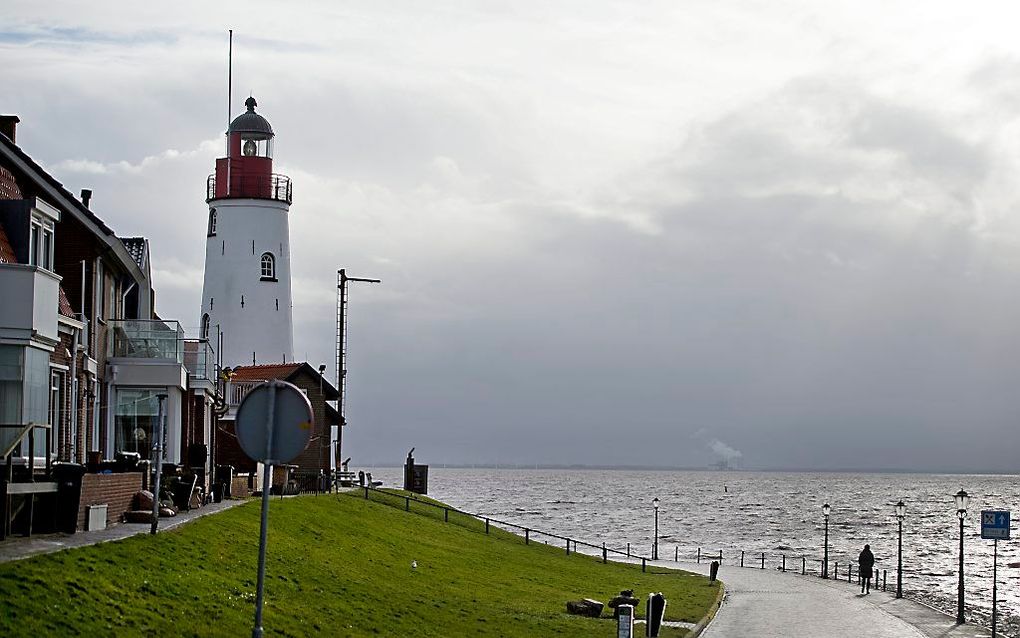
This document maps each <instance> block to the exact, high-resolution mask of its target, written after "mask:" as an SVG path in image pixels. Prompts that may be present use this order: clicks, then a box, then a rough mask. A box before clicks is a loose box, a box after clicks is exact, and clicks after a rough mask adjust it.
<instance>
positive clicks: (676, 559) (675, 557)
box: [673, 545, 680, 563]
mask: <svg viewBox="0 0 1020 638" xmlns="http://www.w3.org/2000/svg"><path fill="white" fill-rule="evenodd" d="M673 562H674V563H679V562H680V546H679V545H676V546H675V547H673Z"/></svg>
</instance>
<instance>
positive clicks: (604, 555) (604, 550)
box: [602, 543, 606, 565]
mask: <svg viewBox="0 0 1020 638" xmlns="http://www.w3.org/2000/svg"><path fill="white" fill-rule="evenodd" d="M605 563H606V544H605V543H602V564H603V565H605Z"/></svg>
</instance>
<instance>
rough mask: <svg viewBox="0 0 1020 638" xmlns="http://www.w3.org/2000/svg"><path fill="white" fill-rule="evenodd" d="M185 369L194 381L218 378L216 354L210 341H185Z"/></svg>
mask: <svg viewBox="0 0 1020 638" xmlns="http://www.w3.org/2000/svg"><path fill="white" fill-rule="evenodd" d="M184 367H185V368H187V369H188V376H190V377H191V378H192V379H203V380H212V379H215V378H216V353H215V351H213V347H212V345H211V344H210V343H209V340H208V339H185V340H184Z"/></svg>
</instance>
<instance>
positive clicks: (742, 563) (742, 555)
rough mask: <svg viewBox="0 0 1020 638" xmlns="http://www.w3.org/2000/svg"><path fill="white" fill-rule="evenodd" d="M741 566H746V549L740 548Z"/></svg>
mask: <svg viewBox="0 0 1020 638" xmlns="http://www.w3.org/2000/svg"><path fill="white" fill-rule="evenodd" d="M740 566H741V567H743V566H744V550H740Z"/></svg>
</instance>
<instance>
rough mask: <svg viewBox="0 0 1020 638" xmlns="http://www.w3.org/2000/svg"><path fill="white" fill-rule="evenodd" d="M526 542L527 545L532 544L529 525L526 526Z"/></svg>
mask: <svg viewBox="0 0 1020 638" xmlns="http://www.w3.org/2000/svg"><path fill="white" fill-rule="evenodd" d="M524 544H525V545H530V544H531V530H530V529H528V528H527V527H525V528H524Z"/></svg>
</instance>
